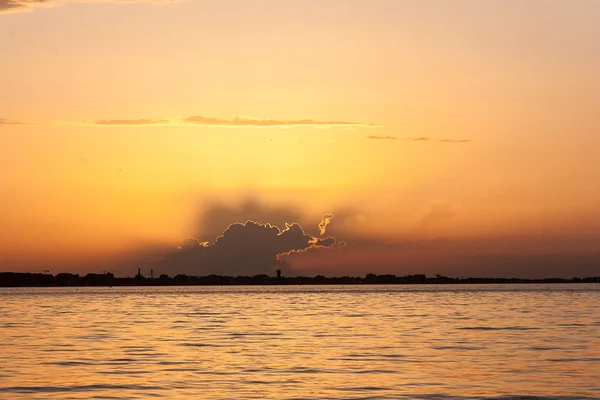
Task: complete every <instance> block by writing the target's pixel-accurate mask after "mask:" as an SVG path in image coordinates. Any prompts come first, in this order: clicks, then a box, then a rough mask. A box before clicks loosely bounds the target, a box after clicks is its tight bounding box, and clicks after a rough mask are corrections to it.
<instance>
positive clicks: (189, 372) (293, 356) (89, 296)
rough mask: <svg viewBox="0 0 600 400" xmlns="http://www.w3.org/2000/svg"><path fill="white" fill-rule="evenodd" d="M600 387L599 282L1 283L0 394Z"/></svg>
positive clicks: (353, 395)
mask: <svg viewBox="0 0 600 400" xmlns="http://www.w3.org/2000/svg"><path fill="white" fill-rule="evenodd" d="M153 398H165V399H305V400H313V399H315V400H316V399H444V400H448V399H513V398H514V399H538V398H540V399H542V398H544V399H545V398H549V399H550V398H552V399H592V398H600V284H558V285H551V284H542V285H535V284H510V285H491V284H487V285H486V284H480V285H391V286H384V285H381V286H379V285H374V286H369V285H356V286H220V287H208V286H194V287H189V286H188V287H112V288H109V287H79V288H2V289H0V399H3V400H10V399H153Z"/></svg>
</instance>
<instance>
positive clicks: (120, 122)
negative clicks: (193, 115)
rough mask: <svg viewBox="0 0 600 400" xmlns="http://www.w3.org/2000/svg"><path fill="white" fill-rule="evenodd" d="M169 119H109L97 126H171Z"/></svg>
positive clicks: (101, 121)
mask: <svg viewBox="0 0 600 400" xmlns="http://www.w3.org/2000/svg"><path fill="white" fill-rule="evenodd" d="M170 124H171V121H170V120H168V119H109V120H99V121H96V125H117V126H140V125H143V126H147V125H170Z"/></svg>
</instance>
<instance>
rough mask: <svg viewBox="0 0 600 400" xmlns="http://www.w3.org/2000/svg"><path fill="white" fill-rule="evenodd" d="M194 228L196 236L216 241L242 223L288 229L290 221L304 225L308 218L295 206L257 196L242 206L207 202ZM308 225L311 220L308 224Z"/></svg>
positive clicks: (212, 201)
mask: <svg viewBox="0 0 600 400" xmlns="http://www.w3.org/2000/svg"><path fill="white" fill-rule="evenodd" d="M204 202H205V204H206V205H205V206H202V207H201V211H200V213H199V214H198V217H197V218H196V219H195V221H194V226H192V227H191V229H192V231H193V232H194V233H193V234H194V235H195V236H196V237H198V238H200V239H202V240H214V238H216V237H218V236H220V235H222V234H223V228H225V227H227V226H229V225H231V224H233V223H236V222H238V221H255V222H258V223H261V224H266V223H270V224H272V225H275V226H285V223H286V222H288V221H296V222H298V223H300V224H303V223H304V221H305V217H304V215H303V213H302V212H301V211H299V209H298V208H296V207H294V206H292V205H288V204H286V205H278V204H265V203H262V202H260V201H259V200H258V199H257V198H256V197H247V198H245V199H243V200H242V201H240V202H238V203H226V202H223V201H214V200H205V201H204ZM307 222H308V221H307Z"/></svg>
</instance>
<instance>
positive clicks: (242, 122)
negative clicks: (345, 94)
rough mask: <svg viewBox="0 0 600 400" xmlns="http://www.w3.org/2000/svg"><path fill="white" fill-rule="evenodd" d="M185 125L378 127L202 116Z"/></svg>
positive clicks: (338, 122)
mask: <svg viewBox="0 0 600 400" xmlns="http://www.w3.org/2000/svg"><path fill="white" fill-rule="evenodd" d="M181 122H182V123H184V124H190V125H204V126H213V127H245V128H247V127H263V128H268V127H273V128H283V127H290V126H316V127H330V126H347V127H377V126H379V125H375V124H365V123H361V122H349V121H315V120H311V119H298V120H278V119H257V118H245V117H233V118H215V117H203V116H201V115H194V116H191V117H188V118H184V119H183V120H181Z"/></svg>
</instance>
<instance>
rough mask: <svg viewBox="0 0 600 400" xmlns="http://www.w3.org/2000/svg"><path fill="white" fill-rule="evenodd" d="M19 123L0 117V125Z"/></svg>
mask: <svg viewBox="0 0 600 400" xmlns="http://www.w3.org/2000/svg"><path fill="white" fill-rule="evenodd" d="M0 1H1V0H0ZM21 124H22V122H21V121H12V120H10V119H4V118H0V125H21Z"/></svg>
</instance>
